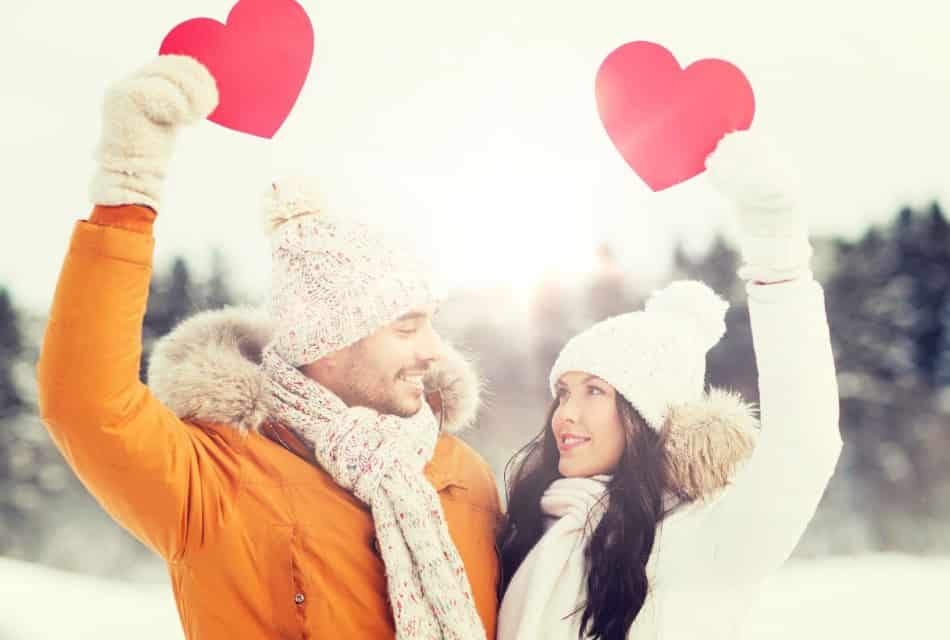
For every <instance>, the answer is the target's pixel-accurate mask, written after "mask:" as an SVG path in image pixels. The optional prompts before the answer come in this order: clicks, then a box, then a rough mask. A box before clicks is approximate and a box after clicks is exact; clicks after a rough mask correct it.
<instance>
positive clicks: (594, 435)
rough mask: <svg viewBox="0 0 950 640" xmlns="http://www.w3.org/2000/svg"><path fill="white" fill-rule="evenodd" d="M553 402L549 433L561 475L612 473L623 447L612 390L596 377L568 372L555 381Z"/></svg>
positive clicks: (622, 430)
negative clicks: (550, 432)
mask: <svg viewBox="0 0 950 640" xmlns="http://www.w3.org/2000/svg"><path fill="white" fill-rule="evenodd" d="M557 400H558V404H557V408H556V409H555V410H554V415H553V417H552V418H551V430H552V431H553V432H554V438H555V440H556V441H557V448H558V451H560V453H561V459H560V463H559V465H558V470H559V471H560V473H561V475H562V476H564V477H566V478H577V477H590V476H595V475H597V474H601V473H613V470H614V469H615V468H616V466H617V463H618V462H620V458H621V456H622V455H623V450H624V447H625V445H626V435H625V432H624V431H625V428H624V424H623V420H622V419H621V417H620V413H619V412H618V411H617V392H616V390H614V388H613V387H612V386H610V385H609V384H607V383H606V382H604V381H603V380H601V379H600V378H598V377H597V376H593V375H591V374H589V373H584V372H582V371H569V372H567V373H565V374H564V375H562V376H561V377H560V379H558V382H557Z"/></svg>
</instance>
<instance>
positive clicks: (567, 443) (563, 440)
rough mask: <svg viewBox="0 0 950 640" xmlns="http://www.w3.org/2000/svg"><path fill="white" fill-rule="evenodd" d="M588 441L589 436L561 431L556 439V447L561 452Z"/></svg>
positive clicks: (568, 450)
mask: <svg viewBox="0 0 950 640" xmlns="http://www.w3.org/2000/svg"><path fill="white" fill-rule="evenodd" d="M588 442H590V438H588V437H585V436H579V435H576V434H573V433H562V434H561V435H560V437H559V438H558V439H557V448H558V451H560V452H561V453H568V452H570V451H573V450H574V449H576V448H578V447H582V446H584V445H585V444H587V443H588Z"/></svg>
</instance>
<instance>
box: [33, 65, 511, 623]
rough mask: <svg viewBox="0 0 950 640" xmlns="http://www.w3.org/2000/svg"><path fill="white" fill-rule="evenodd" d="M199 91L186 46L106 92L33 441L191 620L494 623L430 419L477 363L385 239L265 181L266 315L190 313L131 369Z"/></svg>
mask: <svg viewBox="0 0 950 640" xmlns="http://www.w3.org/2000/svg"><path fill="white" fill-rule="evenodd" d="M216 104H217V90H216V88H215V84H214V80H213V78H212V77H211V75H210V73H209V72H208V71H207V69H205V68H204V67H203V66H202V65H201V64H200V63H198V62H197V61H195V60H193V59H191V58H188V57H184V56H161V57H160V58H159V59H158V60H156V61H154V62H153V63H151V64H150V65H148V66H146V67H145V68H144V69H142V70H141V71H140V72H138V73H136V74H134V75H133V76H132V77H130V78H128V79H126V80H125V81H123V82H120V83H118V84H117V85H115V86H114V87H112V88H111V89H110V90H109V92H108V93H107V96H106V100H105V103H104V121H103V130H102V142H101V145H100V148H99V153H98V155H97V159H98V163H99V168H98V171H97V173H96V176H95V178H94V180H93V183H92V196H93V200H94V202H95V203H96V206H95V208H94V210H93V212H92V215H91V216H90V219H89V220H88V221H80V222H78V223H77V224H76V228H75V230H74V232H73V237H72V240H71V244H70V248H69V252H68V254H67V256H66V259H65V263H64V265H63V269H62V273H61V275H60V280H59V285H58V287H57V291H56V296H55V299H54V301H53V305H52V310H51V313H50V318H49V323H48V325H47V330H46V336H45V339H44V343H43V350H42V354H41V356H40V361H39V365H38V372H39V383H40V405H41V412H42V415H43V418H44V420H45V422H46V423H47V424H48V427H49V430H50V433H51V434H52V436H53V439H54V440H55V441H56V444H57V446H58V447H59V448H60V450H61V451H62V452H63V455H64V456H65V457H66V459H67V460H68V461H69V463H70V464H71V465H72V467H73V469H74V470H75V472H76V473H77V475H78V476H79V477H80V478H81V479H82V481H83V482H84V483H85V485H86V486H87V487H88V488H89V490H90V491H91V492H92V493H93V495H95V496H96V498H97V499H98V500H99V502H100V503H101V504H102V505H103V507H104V508H105V509H106V510H107V511H108V512H109V513H110V514H111V515H112V517H113V518H115V519H116V520H117V521H118V522H119V523H121V524H122V525H123V526H124V527H126V528H127V529H128V530H129V531H131V532H132V533H133V534H134V535H135V536H136V537H137V538H138V539H140V540H141V541H142V542H143V543H145V544H146V545H148V546H149V547H150V548H151V549H153V550H154V551H156V552H157V553H159V554H160V555H161V556H162V557H163V558H164V559H165V560H166V561H167V563H168V567H169V573H170V576H171V581H172V587H173V589H174V593H175V598H176V601H177V604H178V610H179V615H180V617H181V621H182V625H183V627H184V631H185V634H186V636H187V637H189V638H201V640H209V639H214V638H227V639H228V640H232V639H233V638H330V637H333V638H384V637H393V636H394V635H395V637H398V638H443V637H444V638H485V637H489V638H491V637H494V633H495V614H496V607H497V596H496V591H495V589H496V583H497V577H498V566H497V560H496V554H495V549H494V528H495V523H496V518H497V515H498V510H499V505H498V495H497V490H496V488H495V485H494V479H493V476H492V474H491V472H490V470H489V468H488V467H487V465H486V464H485V463H484V461H483V460H481V458H480V457H479V456H478V455H477V454H476V453H475V452H474V451H472V450H471V449H470V448H469V447H467V446H466V445H465V444H463V443H462V442H461V441H460V440H458V439H457V438H455V437H453V436H452V435H450V432H452V431H453V430H455V429H457V428H459V427H460V426H463V425H464V424H465V423H466V422H468V421H470V420H471V418H472V416H473V414H474V410H475V406H476V404H477V387H478V384H477V381H476V379H475V376H474V373H473V372H472V371H471V369H470V367H469V366H468V365H467V364H466V363H465V362H464V360H462V358H461V357H460V356H459V355H458V354H457V353H455V352H454V351H452V350H451V349H449V348H448V347H446V346H445V345H443V344H442V343H441V341H440V339H439V337H438V335H437V334H436V333H435V331H434V330H433V328H432V325H431V316H432V312H433V310H434V309H435V306H436V304H437V302H438V295H437V293H436V291H435V289H434V287H433V286H432V284H431V282H430V279H429V278H428V274H427V273H426V272H425V271H424V270H423V269H422V268H421V267H420V265H418V264H417V263H416V261H415V260H414V259H413V258H412V256H411V254H409V253H407V252H405V251H403V250H402V249H401V248H400V247H399V245H398V244H397V243H392V242H390V241H389V239H387V238H385V237H383V236H381V235H378V234H375V233H374V232H373V230H372V229H370V228H369V227H367V226H366V225H362V224H359V223H357V222H355V221H353V220H348V219H346V218H341V217H334V216H333V215H330V214H329V213H327V212H323V211H321V210H320V208H319V206H318V204H317V202H316V200H315V198H314V194H313V193H312V191H311V187H310V186H309V185H307V184H305V183H279V184H277V183H275V184H274V185H273V187H272V189H270V190H269V193H268V196H267V198H266V202H265V216H266V222H267V227H268V230H269V231H270V233H271V239H272V246H273V283H272V289H273V292H272V299H271V313H269V314H265V313H262V312H258V311H253V310H249V309H228V310H221V311H215V312H208V313H204V314H199V315H198V316H196V317H194V318H192V319H190V320H188V321H186V322H184V323H182V325H180V326H179V327H178V328H177V329H176V330H175V331H174V332H173V333H172V334H171V335H170V336H168V337H167V338H165V339H164V340H163V341H162V342H161V343H160V344H159V345H157V346H156V348H155V351H154V354H153V357H152V360H151V365H150V371H149V382H150V388H147V387H145V386H144V385H142V384H141V383H140V382H139V379H138V371H139V362H140V357H141V328H142V319H143V316H144V314H145V308H146V300H147V296H148V287H149V280H150V277H151V258H152V249H153V246H154V240H153V237H152V223H153V221H154V219H155V217H156V211H159V210H160V197H161V187H162V180H163V177H164V175H165V171H166V167H167V164H168V161H169V158H170V155H171V150H172V146H173V143H174V137H175V135H176V130H177V128H178V126H179V125H181V124H186V123H193V122H197V121H200V120H201V119H203V118H205V117H207V115H208V114H209V113H211V111H212V110H213V109H214V107H215V106H216ZM427 400H428V402H427ZM435 412H438V416H436V415H435Z"/></svg>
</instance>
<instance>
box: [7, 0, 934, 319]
mask: <svg viewBox="0 0 950 640" xmlns="http://www.w3.org/2000/svg"><path fill="white" fill-rule="evenodd" d="M232 4H233V0H187V1H186V0H163V1H162V2H119V1H117V0H84V1H83V2H68V3H66V2H33V1H30V0H3V2H2V3H0V25H2V26H0V35H2V37H0V59H2V60H4V61H5V64H4V76H5V82H4V83H3V85H2V88H0V116H2V117H0V123H2V125H0V126H2V127H3V132H2V140H3V145H2V149H0V163H2V165H0V166H2V169H3V175H4V176H5V177H6V180H5V181H4V188H5V192H6V197H7V202H6V205H5V208H6V213H7V216H8V219H9V220H10V221H11V222H12V224H10V223H8V224H7V226H6V228H5V231H4V233H3V234H2V236H0V285H6V286H10V287H11V288H12V289H13V293H14V296H15V298H16V300H17V302H18V303H19V304H21V305H24V306H27V307H30V308H33V309H35V310H38V311H43V310H45V308H46V307H47V306H48V304H49V301H50V299H51V297H52V293H53V288H54V285H55V279H56V275H57V273H58V269H59V266H60V264H61V260H62V254H63V252H64V250H65V247H66V243H67V240H68V236H69V233H70V229H71V226H72V221H73V220H74V219H77V218H79V217H83V216H85V215H86V214H87V213H88V209H89V204H88V201H87V196H86V185H87V182H88V180H89V178H90V176H91V175H92V172H93V163H92V160H91V155H92V151H93V149H94V147H95V144H96V141H97V138H98V133H99V114H98V111H99V103H100V100H101V95H102V92H103V89H104V88H105V87H106V85H107V84H108V83H110V82H111V81H113V80H115V79H117V78H119V77H122V76H123V75H125V74H127V73H129V72H131V71H133V70H135V69H136V68H138V67H139V66H141V65H142V64H143V63H145V62H146V61H148V60H149V59H151V57H152V56H153V55H155V53H156V52H157V50H158V46H159V44H160V42H161V40H162V38H163V37H164V35H165V33H166V32H167V31H168V30H169V29H171V28H172V27H173V26H174V25H176V24H178V23H179V22H181V21H183V20H185V19H188V18H191V17H198V16H207V17H213V18H216V19H218V20H222V21H223V20H224V19H225V18H226V16H227V13H228V10H229V9H230V7H231V6H232ZM302 4H303V5H304V6H305V8H306V9H307V11H308V12H309V14H310V16H311V19H312V20H313V22H314V24H315V27H316V53H315V60H314V65H313V68H312V71H311V74H310V77H309V79H308V83H307V85H306V87H305V88H304V91H303V93H302V95H301V97H300V100H299V101H298V103H297V106H296V109H295V111H294V112H293V113H292V114H291V116H290V118H289V119H288V121H287V122H286V123H285V125H284V127H283V128H282V129H281V131H280V132H278V134H277V136H276V137H275V138H274V139H273V140H270V141H265V140H261V139H257V138H253V137H251V136H245V135H241V134H237V133H235V132H232V131H229V130H226V129H223V128H221V127H218V126H217V125H213V124H211V123H202V124H201V125H200V126H198V127H197V128H195V129H191V130H186V131H184V132H183V135H182V136H181V137H180V140H179V146H178V151H177V154H176V156H175V159H174V162H173V165H172V167H171V176H170V179H169V181H168V185H167V190H166V194H167V196H166V200H165V206H164V209H163V211H162V215H161V216H160V218H159V223H158V226H157V229H156V233H157V236H158V248H157V250H156V257H157V260H158V262H159V264H160V265H163V264H165V263H167V262H168V260H169V259H170V258H171V257H172V256H173V255H175V254H177V253H184V254H186V255H187V256H188V257H189V258H190V259H191V260H192V261H194V262H195V264H196V266H198V267H199V268H202V267H205V266H206V265H207V264H208V262H207V258H208V256H209V254H210V250H211V248H213V247H215V246H221V247H222V248H223V249H224V250H225V251H226V253H227V254H228V255H229V256H230V257H231V258H232V259H233V260H234V264H233V267H234V270H235V273H234V277H235V282H236V284H238V286H240V287H242V288H243V287H246V288H247V289H248V290H250V291H252V292H255V293H256V292H263V291H265V289H266V283H267V279H268V276H269V270H270V266H269V250H268V245H267V242H266V241H265V239H264V237H263V235H262V233H261V231H260V228H259V223H258V202H259V200H260V194H261V192H262V190H263V188H264V187H265V186H266V185H268V184H269V182H270V181H271V180H272V179H274V178H276V177H280V176H282V175H287V174H298V175H299V174H307V175H315V176H317V177H319V178H320V179H321V180H322V181H324V183H325V190H326V193H327V197H328V199H329V201H330V203H331V206H334V207H338V208H340V209H342V210H345V211H350V210H352V211H358V212H360V213H362V214H365V215H371V216H376V217H378V218H379V219H381V220H385V221H386V222H387V223H390V224H397V225H401V226H407V225H416V226H420V227H421V228H424V229H426V233H428V234H429V235H430V236H431V237H432V238H433V239H437V242H438V244H439V246H440V247H441V249H440V254H441V257H442V258H443V259H444V262H445V264H446V269H448V273H449V274H450V277H451V279H453V280H454V281H456V282H458V283H464V284H469V285H471V284H482V283H484V284H496V283H498V282H499V281H500V280H503V279H504V280H511V281H513V282H514V283H515V284H516V285H529V284H530V283H532V282H533V281H535V280H536V279H537V278H538V277H540V275H541V274H542V273H545V272H548V271H559V272H563V273H568V274H569V273H572V272H575V273H576V272H580V271H583V270H584V269H587V268H588V263H589V261H590V259H589V256H590V254H591V249H592V247H593V246H594V245H595V244H597V243H598V242H599V241H600V240H603V239H610V240H612V241H613V242H614V243H615V244H616V245H617V249H618V250H619V251H620V255H621V258H622V260H623V262H624V265H625V266H626V267H627V268H629V269H631V270H633V271H634V272H636V273H638V274H639V273H642V274H643V275H644V276H645V277H651V276H655V275H659V274H661V273H662V272H663V270H664V269H665V268H666V265H667V260H668V253H669V246H670V242H671V239H672V238H673V237H675V236H682V237H684V238H685V240H686V241H687V242H688V243H689V244H690V245H691V246H694V247H698V246H701V245H702V244H703V243H704V242H705V241H706V240H707V239H708V237H709V236H710V235H711V231H712V230H713V229H714V228H716V227H725V228H727V229H728V228H729V225H730V224H731V218H730V216H729V211H728V209H727V207H726V205H725V203H724V202H723V201H722V200H721V199H719V198H718V196H716V194H714V192H713V191H712V189H711V187H710V186H709V185H708V184H707V182H706V180H705V177H704V176H700V177H699V178H697V179H694V180H692V181H690V182H688V183H686V184H684V185H680V186H678V187H676V188H673V189H670V190H667V191H665V192H662V193H660V194H654V193H652V192H651V191H649V189H648V188H647V187H646V186H644V185H643V183H642V182H641V181H640V179H639V178H638V177H637V176H636V175H635V174H634V173H633V172H632V171H631V170H630V169H629V168H628V167H627V165H626V164H625V163H624V162H623V161H622V159H621V158H620V156H619V154H618V153H617V152H616V151H615V150H614V148H613V146H612V145H611V144H610V142H609V140H608V139H607V137H606V135H605V134H604V132H603V129H602V127H601V125H600V121H599V119H598V117H597V111H596V106H595V103H594V97H593V81H594V74H595V72H596V69H597V67H598V65H599V64H600V62H601V60H603V58H604V56H606V55H607V54H608V53H609V52H610V51H611V50H613V49H614V48H615V47H617V46H619V45H620V44H623V43H624V42H628V41H631V40H652V41H655V42H659V43H661V44H663V45H664V46H666V47H668V48H669V49H670V50H671V51H673V53H674V54H675V55H676V56H677V58H678V60H679V61H680V63H681V64H683V65H686V64H689V63H690V62H693V61H695V60H697V59H700V58H705V57H716V58H724V59H727V60H729V61H731V62H733V63H734V64H736V65H738V66H739V67H740V68H742V69H743V70H744V71H745V73H746V75H747V76H748V77H749V79H750V81H751V83H752V85H753V87H754V89H755V92H756V98H757V115H756V122H755V124H754V125H753V126H758V127H761V128H765V129H768V131H769V134H770V135H771V136H772V137H773V138H775V139H777V140H778V141H779V142H780V143H782V144H783V146H784V148H785V149H786V150H787V155H788V156H789V158H790V159H791V161H792V162H794V163H795V164H796V165H797V166H798V169H799V171H800V173H801V174H802V178H803V182H804V183H805V185H806V191H805V192H804V194H803V199H804V201H805V203H806V205H807V207H808V209H807V215H808V217H809V219H810V220H811V222H812V227H813V229H814V230H815V231H816V232H819V233H824V232H840V233H845V234H848V235H854V234H856V233H858V232H859V231H860V230H861V229H862V228H864V227H865V226H866V225H868V224H869V223H871V222H874V221H878V220H883V219H885V218H887V217H889V216H891V215H892V214H893V212H894V211H895V209H896V207H898V206H899V205H900V204H902V203H904V202H909V203H911V204H921V205H922V204H925V203H927V202H929V201H931V200H933V199H939V200H941V201H942V202H943V203H944V204H945V205H950V163H948V161H947V158H948V153H950V123H948V120H947V119H948V118H950V38H948V36H947V32H946V25H947V24H948V23H950V21H948V18H950V16H948V11H950V10H948V9H947V8H945V6H944V3H939V2H934V1H933V0H904V1H903V2H900V3H894V2H888V3H883V4H878V3H869V2H866V1H865V2H858V1H855V0H846V1H845V0H840V1H837V2H827V1H826V0H825V1H822V0H799V1H798V2H795V3H775V2H761V1H754V0H743V1H740V0H734V1H727V0H719V1H718V2H713V3H706V2H703V3H701V2H672V1H668V2H653V3H645V2H636V1H634V0H623V1H619V0H598V2H596V3H594V2H556V1H553V0H544V1H541V0H480V1H479V2H445V1H440V0H403V1H402V2H398V3H395V2H369V1H368V0H323V1H316V0H304V2H303V3H302Z"/></svg>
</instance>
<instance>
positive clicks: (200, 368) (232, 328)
mask: <svg viewBox="0 0 950 640" xmlns="http://www.w3.org/2000/svg"><path fill="white" fill-rule="evenodd" d="M272 334H273V325H272V323H271V320H270V319H269V317H268V315H267V313H266V312H265V311H264V310H262V309H258V308H254V307H227V308H224V309H219V310H214V311H205V312H202V313H199V314H197V315H195V316H193V317H191V318H189V319H187V320H185V321H183V322H182V323H181V324H179V325H178V326H177V327H176V328H175V329H174V330H172V332H171V333H169V334H168V335H167V336H165V337H163V338H162V339H161V340H159V341H158V342H157V343H156V344H155V348H154V350H153V351H152V356H151V359H150V361H149V367H148V385H149V388H150V389H151V390H152V393H154V394H155V396H156V397H157V398H158V399H159V400H160V401H161V402H162V403H163V404H165V405H166V406H167V407H169V408H170V409H171V410H172V411H174V412H175V414H176V415H177V416H178V417H180V418H183V419H192V420H200V421H205V422H212V423H218V424H228V425H233V426H234V427H235V428H237V429H239V430H240V431H242V432H247V431H257V430H259V429H260V428H261V426H262V425H264V424H265V423H266V422H267V419H268V416H269V413H270V412H269V410H268V398H267V392H266V389H267V386H266V384H265V381H264V378H263V375H262V373H261V370H260V366H259V365H260V363H261V355H262V353H263V350H264V347H265V346H266V345H267V343H268V341H269V340H270V338H271V335H272ZM425 388H426V394H427V395H431V394H435V393H437V394H438V396H440V404H441V410H442V428H443V429H444V430H445V431H447V432H449V433H457V432H459V431H461V430H463V429H464V428H466V427H468V426H469V425H471V424H472V423H473V422H474V420H475V416H476V414H477V412H478V406H479V398H480V395H481V383H480V381H479V378H478V375H477V373H476V371H475V369H474V367H473V365H472V364H471V363H470V362H469V361H468V360H467V359H466V358H465V357H464V356H463V355H462V354H461V353H459V352H458V351H457V350H456V349H455V348H453V347H451V346H449V345H446V347H445V354H444V355H443V357H442V359H441V360H440V361H439V362H438V364H437V365H435V366H434V367H432V368H431V369H430V371H429V373H428V374H427V375H426V378H425Z"/></svg>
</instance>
